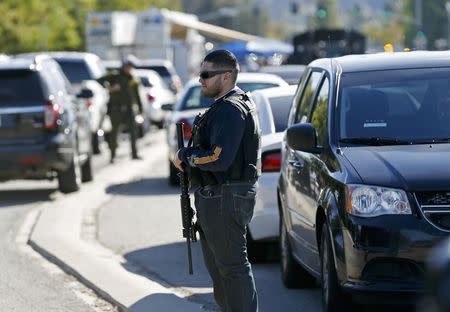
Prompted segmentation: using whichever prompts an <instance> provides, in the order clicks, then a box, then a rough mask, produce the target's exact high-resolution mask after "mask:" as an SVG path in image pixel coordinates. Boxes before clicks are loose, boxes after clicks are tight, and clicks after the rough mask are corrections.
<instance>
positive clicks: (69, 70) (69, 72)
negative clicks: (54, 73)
mask: <svg viewBox="0 0 450 312" xmlns="http://www.w3.org/2000/svg"><path fill="white" fill-rule="evenodd" d="M56 61H57V62H58V64H59V65H60V66H61V69H62V70H63V72H64V74H65V75H66V76H67V78H68V79H69V81H70V82H71V83H81V82H82V81H83V80H95V77H94V75H93V74H92V73H91V71H90V70H89V68H88V66H87V65H86V63H85V62H84V61H82V60H61V59H59V60H56Z"/></svg>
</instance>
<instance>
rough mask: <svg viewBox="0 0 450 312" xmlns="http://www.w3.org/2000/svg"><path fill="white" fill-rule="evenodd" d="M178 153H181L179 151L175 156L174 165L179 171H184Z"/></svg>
mask: <svg viewBox="0 0 450 312" xmlns="http://www.w3.org/2000/svg"><path fill="white" fill-rule="evenodd" d="M178 152H179V151H177V152H176V153H175V155H174V156H173V159H172V163H173V165H174V166H175V167H176V168H177V169H178V170H180V171H184V170H183V166H182V164H183V162H182V161H181V160H180V159H179V158H178Z"/></svg>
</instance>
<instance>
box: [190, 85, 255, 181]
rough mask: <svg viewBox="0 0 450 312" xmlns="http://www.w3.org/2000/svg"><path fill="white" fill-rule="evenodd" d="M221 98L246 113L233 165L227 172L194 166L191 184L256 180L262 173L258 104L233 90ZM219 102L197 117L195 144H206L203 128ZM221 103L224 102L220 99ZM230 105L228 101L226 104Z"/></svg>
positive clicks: (194, 132)
mask: <svg viewBox="0 0 450 312" xmlns="http://www.w3.org/2000/svg"><path fill="white" fill-rule="evenodd" d="M222 101H227V102H230V103H231V105H233V106H235V107H236V108H237V109H239V110H240V111H241V113H242V114H243V115H244V116H245V130H244V133H243V135H242V139H241V142H240V145H239V149H238V151H237V153H236V156H235V159H234V160H233V163H232V165H231V166H230V168H228V170H227V171H225V172H211V171H203V170H200V169H198V168H196V167H192V168H191V185H192V186H205V185H215V184H224V183H227V182H247V181H248V182H254V181H256V179H257V178H258V177H259V176H260V175H261V133H260V132H261V130H260V129H261V128H260V126H259V119H258V116H257V111H256V107H255V104H254V103H253V102H252V101H250V99H249V97H248V96H247V95H246V94H242V93H234V94H231V95H230V96H227V97H226V98H224V99H223V100H222ZM218 104H219V103H214V104H213V105H212V106H211V107H210V109H208V110H207V111H206V112H205V113H204V114H203V115H201V116H197V117H196V119H195V120H194V124H193V130H192V139H191V140H192V142H190V144H192V145H193V146H194V147H195V146H198V147H203V148H205V147H204V146H203V144H202V142H203V140H202V137H201V133H202V128H203V127H205V125H206V124H207V122H208V120H209V119H210V118H212V117H213V116H214V112H215V111H216V109H217V107H218ZM219 105H223V103H220V104H219ZM225 105H229V104H225Z"/></svg>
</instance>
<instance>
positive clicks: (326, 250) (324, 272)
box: [320, 224, 352, 312]
mask: <svg viewBox="0 0 450 312" xmlns="http://www.w3.org/2000/svg"><path fill="white" fill-rule="evenodd" d="M320 261H321V264H320V269H321V284H322V307H323V311H324V312H338V311H344V310H345V311H349V310H350V311H351V310H352V304H351V300H350V299H349V298H348V296H347V295H346V294H344V293H342V291H341V288H340V286H339V281H338V278H337V273H336V267H335V265H334V263H335V262H334V256H333V250H332V248H331V239H330V234H329V228H328V225H327V224H325V225H324V226H323V227H322V235H321V243H320Z"/></svg>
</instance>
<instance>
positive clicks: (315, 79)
mask: <svg viewBox="0 0 450 312" xmlns="http://www.w3.org/2000/svg"><path fill="white" fill-rule="evenodd" d="M321 78H322V73H321V72H312V73H311V75H310V76H309V79H308V81H307V82H306V84H305V87H304V88H303V94H302V97H301V99H300V101H299V103H294V105H297V108H296V113H295V117H294V124H295V123H299V122H306V121H307V118H308V115H309V112H310V110H311V105H312V103H313V99H314V94H315V93H316V89H317V87H318V85H319V82H320V79H321Z"/></svg>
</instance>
